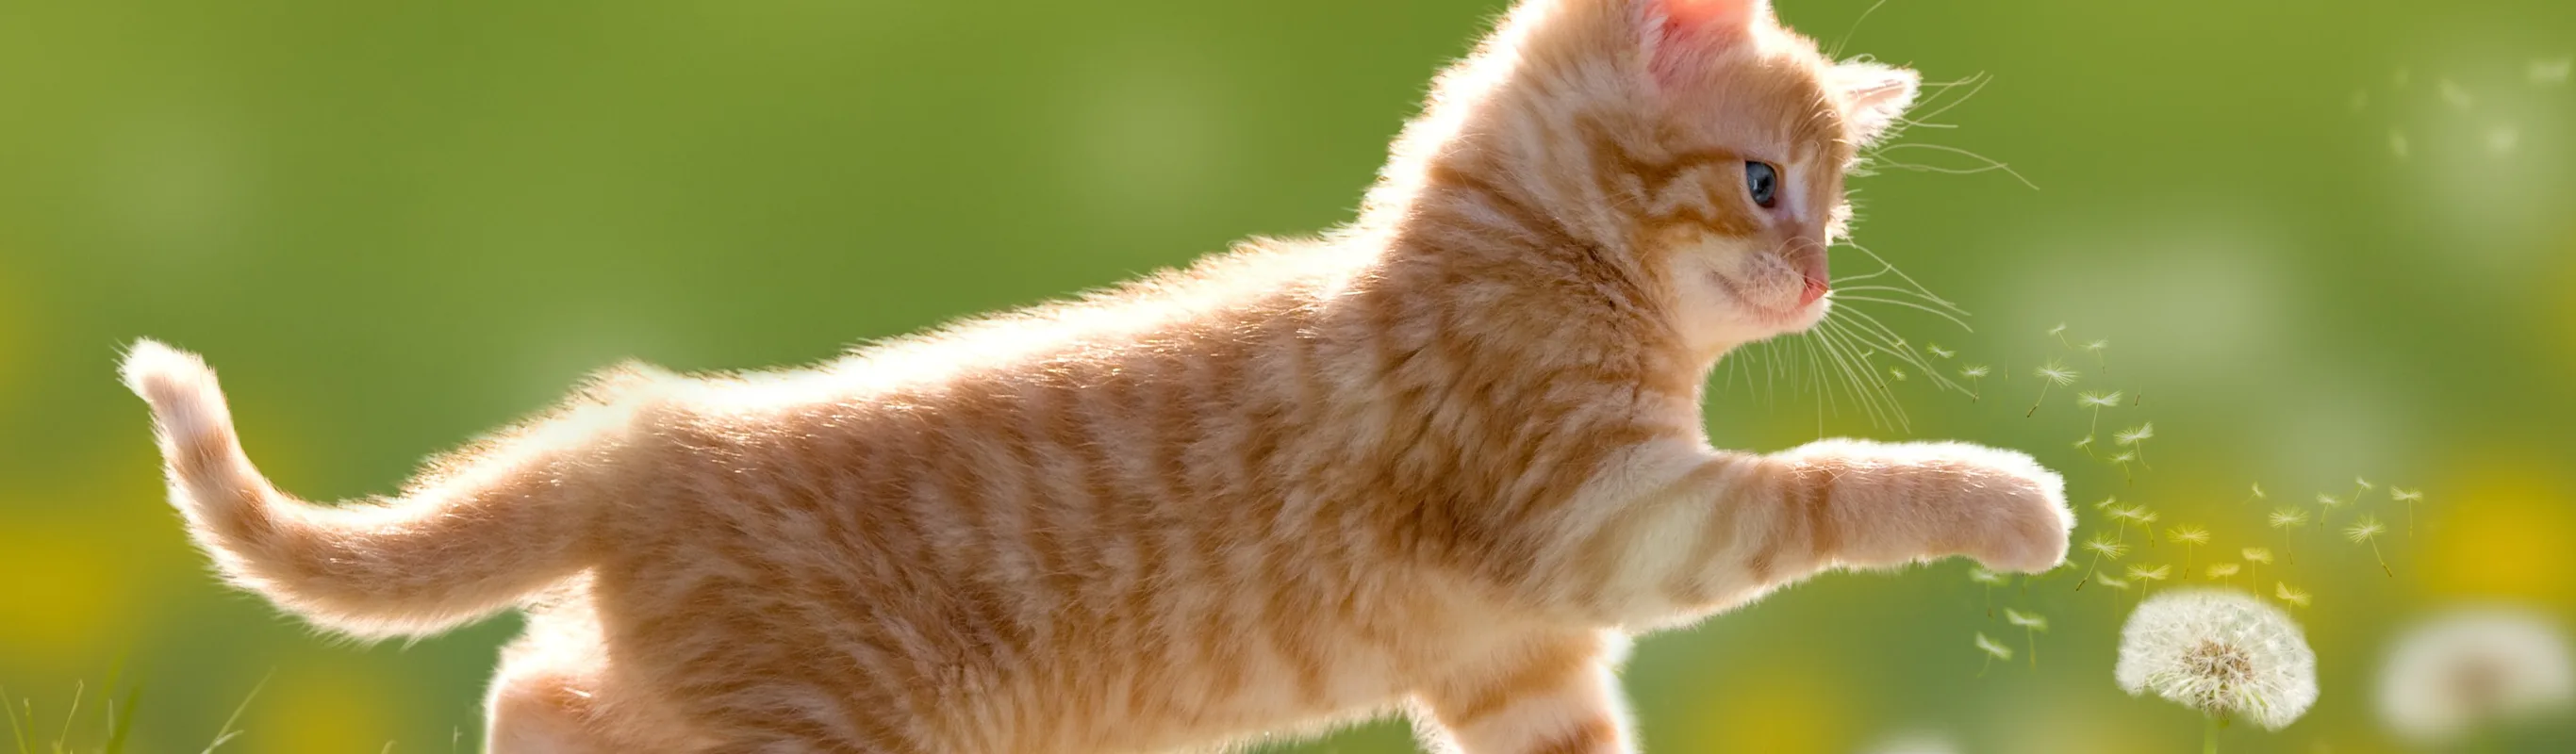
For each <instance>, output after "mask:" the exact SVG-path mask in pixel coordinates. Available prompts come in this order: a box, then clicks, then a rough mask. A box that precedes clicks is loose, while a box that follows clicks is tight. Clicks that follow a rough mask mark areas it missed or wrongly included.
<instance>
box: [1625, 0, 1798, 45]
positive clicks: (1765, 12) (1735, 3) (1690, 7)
mask: <svg viewBox="0 0 2576 754" xmlns="http://www.w3.org/2000/svg"><path fill="white" fill-rule="evenodd" d="M1647 4H1649V5H1653V6H1656V9H1657V10H1660V11H1662V12H1661V14H1660V15H1662V16H1663V18H1664V36H1665V37H1666V38H1667V39H1670V38H1673V37H1697V38H1701V39H1715V40H1729V39H1741V38H1743V37H1744V36H1745V35H1748V34H1751V33H1752V31H1753V26H1754V24H1757V23H1761V22H1764V21H1768V20H1770V18H1771V0H1648V3H1647Z"/></svg>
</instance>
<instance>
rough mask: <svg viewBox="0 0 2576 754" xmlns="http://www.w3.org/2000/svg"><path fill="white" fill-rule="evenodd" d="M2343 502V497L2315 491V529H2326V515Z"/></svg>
mask: <svg viewBox="0 0 2576 754" xmlns="http://www.w3.org/2000/svg"><path fill="white" fill-rule="evenodd" d="M2345 502H2347V501H2345V500H2344V499H2343V498H2339V497H2335V496H2333V495H2329V494H2326V493H2323V492H2319V493H2317V531H2325V530H2326V516H2328V515H2330V514H2332V513H2334V509H2336V508H2341V507H2343V504H2344V503H2345Z"/></svg>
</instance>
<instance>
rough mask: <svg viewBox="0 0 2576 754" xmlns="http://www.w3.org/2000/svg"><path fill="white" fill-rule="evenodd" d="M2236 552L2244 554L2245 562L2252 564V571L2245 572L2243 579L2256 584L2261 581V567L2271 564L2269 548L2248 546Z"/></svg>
mask: <svg viewBox="0 0 2576 754" xmlns="http://www.w3.org/2000/svg"><path fill="white" fill-rule="evenodd" d="M2236 554H2238V555H2241V556H2244V558H2245V562H2247V563H2250V564H2252V570H2253V571H2254V572H2253V573H2250V574H2247V575H2246V578H2245V580H2246V581H2251V582H2254V583H2256V584H2261V583H2263V567H2264V566H2267V565H2271V564H2272V550H2271V548H2268V547H2248V548H2245V549H2242V550H2238V551H2236Z"/></svg>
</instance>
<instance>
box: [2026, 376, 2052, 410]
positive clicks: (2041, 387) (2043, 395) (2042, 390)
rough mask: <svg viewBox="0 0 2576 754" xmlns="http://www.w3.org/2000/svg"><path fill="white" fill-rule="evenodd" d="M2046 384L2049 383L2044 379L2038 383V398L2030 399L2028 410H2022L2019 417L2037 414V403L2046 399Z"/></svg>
mask: <svg viewBox="0 0 2576 754" xmlns="http://www.w3.org/2000/svg"><path fill="white" fill-rule="evenodd" d="M2048 385H2049V383H2047V382H2044V381H2043V382H2041V383H2039V400H2035V401H2031V402H2030V410H2029V411H2024V412H2022V415H2021V418H2024V419H2028V418H2031V417H2033V416H2038V415H2039V404H2041V403H2045V402H2047V401H2048Z"/></svg>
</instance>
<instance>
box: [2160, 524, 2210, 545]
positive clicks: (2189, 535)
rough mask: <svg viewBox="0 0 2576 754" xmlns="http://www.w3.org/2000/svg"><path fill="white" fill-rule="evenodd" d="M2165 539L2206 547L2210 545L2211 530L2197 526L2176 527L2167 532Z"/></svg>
mask: <svg viewBox="0 0 2576 754" xmlns="http://www.w3.org/2000/svg"><path fill="white" fill-rule="evenodd" d="M2165 538H2166V539H2167V540H2170V541H2173V542H2179V543H2182V544H2192V545H2205V544H2209V530H2208V529H2203V528H2200V527H2197V526H2176V527H2174V528H2172V529H2169V530H2166V531H2165Z"/></svg>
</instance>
